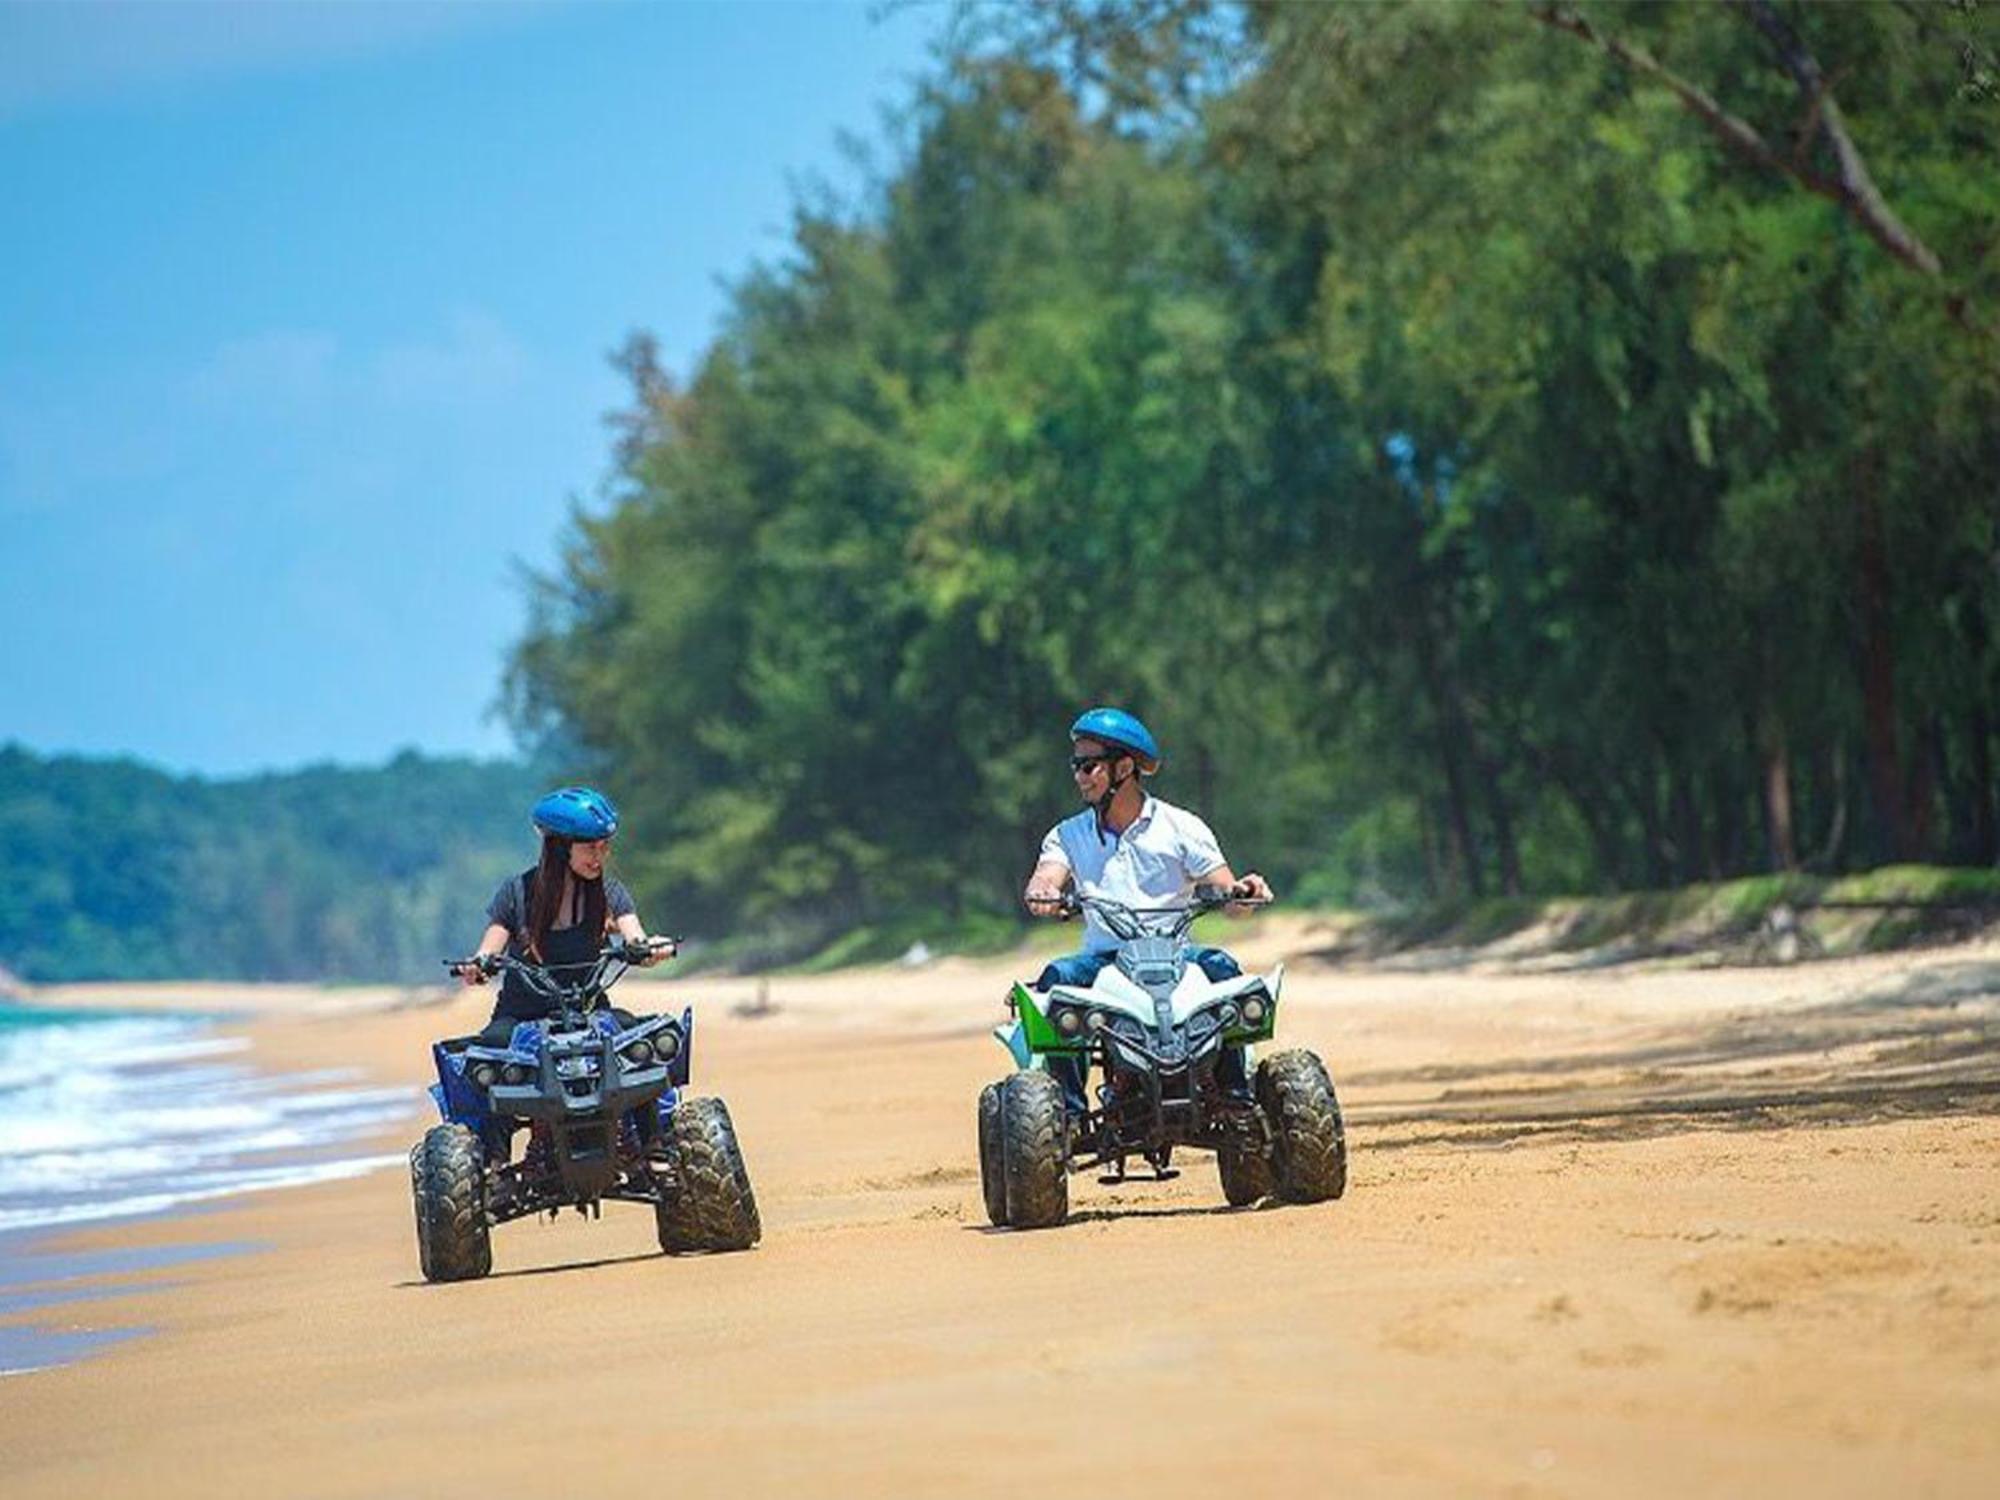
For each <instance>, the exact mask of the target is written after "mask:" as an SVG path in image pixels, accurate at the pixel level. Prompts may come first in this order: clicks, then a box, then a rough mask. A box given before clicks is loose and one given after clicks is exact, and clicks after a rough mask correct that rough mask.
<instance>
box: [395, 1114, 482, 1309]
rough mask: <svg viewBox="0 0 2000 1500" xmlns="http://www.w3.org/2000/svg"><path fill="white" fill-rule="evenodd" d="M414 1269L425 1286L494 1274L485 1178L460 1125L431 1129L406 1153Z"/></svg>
mask: <svg viewBox="0 0 2000 1500" xmlns="http://www.w3.org/2000/svg"><path fill="white" fill-rule="evenodd" d="M410 1196H411V1198H412V1199H413V1200H414V1202H415V1205H416V1210H417V1265H418V1267H419V1268H420V1269H421V1270H422V1271H423V1273H424V1280H426V1281H472V1280H475V1279H477V1278H478V1277H481V1276H484V1275H485V1274H486V1273H487V1272H488V1271H490V1270H492V1269H493V1241H492V1239H491V1238H490V1236H489V1234H488V1231H487V1225H486V1172H485V1169H484V1167H482V1166H481V1164H480V1160H479V1140H478V1137H476V1136H474V1135H473V1133H472V1132H471V1131H469V1130H467V1129H466V1128H465V1127H464V1126H463V1125H433V1126H432V1127H431V1128H430V1129H429V1130H427V1131H425V1132H424V1138H423V1139H422V1140H421V1141H419V1142H418V1143H417V1145H416V1146H415V1147H414V1148H413V1149H412V1150H411V1152H410Z"/></svg>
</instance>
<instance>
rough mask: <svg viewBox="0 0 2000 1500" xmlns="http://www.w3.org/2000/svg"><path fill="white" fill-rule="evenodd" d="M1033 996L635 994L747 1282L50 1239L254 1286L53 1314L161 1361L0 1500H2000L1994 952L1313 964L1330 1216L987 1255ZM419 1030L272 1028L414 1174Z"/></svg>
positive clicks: (1123, 1214) (867, 989) (387, 998)
mask: <svg viewBox="0 0 2000 1500" xmlns="http://www.w3.org/2000/svg"><path fill="white" fill-rule="evenodd" d="M1282 935H1283V934H1278V935H1275V936H1274V935H1268V934H1267V935H1266V937H1265V939H1264V940H1263V944H1262V946H1264V947H1266V948H1269V947H1270V946H1272V945H1273V944H1274V943H1277V942H1278V937H1280V936H1282ZM1294 935H1296V934H1294ZM1279 945H1282V944H1279ZM1265 956H1268V955H1265ZM1005 977H1006V969H1005V966H1004V965H987V966H978V965H970V964H962V963H944V964H938V965H934V966H932V967H930V968H927V969H925V970H922V971H920V972H908V971H896V972H871V973H850V974H845V975H840V976H834V977H828V978H823V979H783V978H781V979H777V980H774V981H772V984H771V996H770V998H771V1000H772V1001H773V1002H774V1004H775V1005H776V1007H777V1012H776V1014H775V1015H771V1016H768V1017H765V1018H761V1019H750V1018H745V1017H742V1016H739V1015H736V1014H733V1013H732V1009H733V1007H737V1006H740V1005H741V1004H742V1003H743V1002H744V1001H745V1000H746V999H747V998H748V997H749V996H750V994H751V993H752V991H753V986H752V985H751V984H750V983H748V982H744V981H702V980H699V979H696V980H690V981H685V982H676V983H667V984H661V985H657V986H655V985H654V984H652V983H645V984H639V983H635V984H632V985H631V986H630V987H629V988H628V989H625V990H621V992H620V993H621V998H622V999H624V1000H625V1002H626V1003H628V1004H631V1005H632V1006H633V1008H635V1009H646V1008H650V1007H651V1005H652V1004H654V1003H658V1004H662V1005H664V1004H672V1005H675V1006H678V1005H680V1004H681V1003H683V1002H685V1001H692V1002H693V1003H695V1004H696V1006H697V1009H698V1013H699V1015H700V1023H699V1024H700V1030H699V1034H698V1039H697V1044H696V1053H695V1066H696V1081H697V1083H698V1085H700V1087H701V1091H702V1092H712V1093H718V1094H721V1095H723V1096H724V1097H726V1098H727V1099H728V1100H729V1103H730V1107H731V1109H732V1111H733V1112H734V1114H735V1117H736V1121H737V1124H738V1128H739V1131H740V1133H741V1136H742V1139H743V1142H744V1146H745V1150H746V1153H747V1155H748V1158H749V1164H750V1169H751V1174H752V1176H753V1178H754V1180H755V1183H756V1187H757V1192H758V1196H759V1200H760V1202H761V1205H762V1208H763V1216H764V1224H765V1238H764V1242H763V1244H762V1245H761V1246H760V1247H759V1248H758V1249H757V1250H755V1251H753V1252H750V1253H748V1254H744V1255H735V1256H721V1257H712V1258H688V1259H681V1260H668V1259H665V1258H663V1257H661V1256H660V1255H659V1254H658V1253H657V1251H656V1248H655V1244H654V1239H653V1226H652V1222H651V1216H650V1215H649V1214H647V1213H646V1212H645V1211H644V1210H643V1209H639V1208H633V1207H627V1206H622V1205H612V1206H611V1207H610V1208H608V1209H607V1210H606V1212H605V1216H604V1218H603V1220H602V1222H599V1223H588V1222H584V1221H581V1220H579V1219H577V1218H575V1217H574V1216H571V1217H568V1218H565V1219H563V1220H562V1221H560V1222H559V1223H557V1224H554V1225H544V1224H541V1223H537V1222H532V1221H530V1222H522V1223H517V1224H513V1225H509V1226H505V1227H503V1228H501V1229H499V1230H497V1231H496V1232H495V1237H494V1240H495V1273H494V1275H493V1276H492V1277H491V1278H490V1279H489V1280H486V1281H483V1282H476V1283H470V1284H465V1285H459V1286H449V1287H430V1286H426V1285H424V1284H422V1283H421V1282H420V1281H419V1280H418V1279H417V1275H416V1260H415V1245H414V1239H413V1233H412V1229H411V1223H410V1210H409V1203H408V1184H407V1179H406V1178H405V1177H404V1175H403V1174H402V1173H400V1172H397V1171H387V1172H383V1173H379V1174H377V1175H375V1176H373V1177H369V1178H366V1179H363V1180H359V1181H353V1182H345V1183H336V1184H328V1185H324V1186H320V1187H314V1188H306V1189H297V1190H292V1191H286V1192H279V1193H270V1194H265V1195H262V1196H259V1197H255V1198H252V1199H248V1200H243V1203H242V1205H241V1206H238V1207H235V1208H232V1209H230V1210H228V1211H224V1212H220V1213H209V1214H198V1215H189V1216H186V1217H180V1218H174V1219H167V1220H159V1221H153V1222H150V1223H145V1224H139V1225H133V1226H125V1227H121V1228H116V1229H112V1230H101V1231H98V1232H95V1233H91V1234H76V1235H70V1236H66V1237H65V1239H64V1243H65V1244H67V1245H70V1246H74V1247H78V1248H88V1247H92V1246H100V1245H106V1244H126V1245H129V1244H133V1243H152V1244H166V1243H179V1242H187V1241H200V1240H223V1239H227V1240H253V1241H257V1242H261V1244H262V1245H263V1247H264V1248H261V1249H259V1250H255V1251H253V1252H250V1253H246V1254H242V1255H238V1256H234V1257H230V1258H226V1259H220V1260H214V1261H208V1262H202V1263H197V1264H192V1265H180V1266H177V1267H175V1268H173V1269H172V1270H170V1271H162V1272H159V1273H156V1275H155V1277H154V1280H155V1281H156V1282H157V1283H159V1285H157V1286H154V1287H149V1288H148V1289H147V1290H145V1291H144V1292H142V1293H139V1294H133V1295H124V1296H120V1297H118V1298H116V1299H113V1300H105V1301H93V1302H88V1303H78V1304H71V1305H69V1306H67V1307H64V1308H62V1309H60V1310H59V1311H58V1310H47V1311H46V1312H45V1314H44V1315H43V1316H44V1317H45V1318H46V1320H48V1321H51V1322H54V1321H60V1322H62V1323H64V1324H74V1325H78V1326H83V1327H114V1326H121V1325H122V1326H128V1327H129V1326H134V1325H145V1326H148V1327H150V1328H151V1329H153V1330H154V1332H153V1333H152V1334H151V1336H149V1337H144V1338H139V1339H135V1340H132V1341H130V1342H126V1343H123V1344H119V1345H117V1346H116V1347H114V1348H111V1349H109V1350H108V1351H106V1352H104V1353H101V1354H99V1355H97V1356H95V1357H93V1358H90V1359H87V1360H85V1361H83V1362H81V1363H78V1364H75V1365H71V1366H67V1367H64V1368H60V1369H56V1370H51V1371H45V1372H40V1373H35V1374H31V1375H25V1376H21V1377H17V1378H15V1379H12V1380H8V1381H6V1382H5V1383H4V1384H0V1494H4V1495H5V1496H8V1497H15V1496H19V1497H27V1496H43V1495H47V1496H63V1497H77V1496H92V1495H110V1494H119V1493H128V1492H137V1493H144V1494H146V1495H148V1496H177V1495H204V1496H208V1495H239V1494H242V1495H247V1494H284V1495H294V1494H296V1495H329V1496H331V1495H341V1496H350V1495H352V1496H403V1495H411V1496H415V1495H423V1496H437V1495H475V1494H478V1495H495V1494H497V1495H515V1494H525V1493H528V1492H530V1491H533V1492H536V1493H540V1494H548V1493H559V1494H588V1493H633V1492H636V1491H638V1490H639V1488H640V1487H641V1486H642V1485H643V1486H644V1487H645V1488H646V1489H647V1490H649V1491H652V1492H656V1493H666V1492H670V1491H683V1492H686V1493H689V1494H694V1495H703V1496H706V1495H745V1494H747V1495H762V1494H815V1495H817V1494H833V1495H863V1494H866V1495H898V1496H900V1495H986V1494H1010V1495H1011V1494H1018V1493H1033V1492H1047V1493H1069V1492H1080V1493H1108V1494H1113V1495H1126V1494H1141V1493H1148V1494H1151V1493H1169V1494H1201V1493H1223V1492H1229V1493H1241V1494H1256V1495H1261V1494H1280V1493H1283V1494H1288V1495H1311V1496H1318V1495H1328V1494H1336V1493H1342V1492H1345V1493H1352V1494H1359V1495H1367V1496H1376V1495H1389V1496H1401V1495H1426V1496H1464V1495H1509V1496H1513V1495H1521V1496H1536V1495H1549V1496H1558V1495H1575V1496H1584V1495H1589V1496H1603V1495H1663V1496H1665V1495H1672V1496H1686V1495H1689V1494H1696V1495H1750V1494H1765V1493H1778V1494H1792V1493H1797V1494H1808V1493H1810V1494H1814V1495H1817V1496H1843V1495H1855V1496H1860V1495H1868V1496H1882V1495H1896V1496H1902V1495H1938V1496H1954V1495H1963V1496H1991V1495H1994V1494H1996V1493H2000V1053H1996V1042H2000V947H1979V948H1961V949H1956V950H1949V951H1941V952H1935V953H1930V954H1924V955H1901V956H1898V957H1896V958H1893V959H1889V958H1885V959H1870V960H1856V961H1848V962H1840V963H1828V964H1819V965H1809V966H1802V967H1799V968H1794V969H1786V970H1712V971H1701V970H1691V969H1646V970H1616V971H1608V972H1602V973H1597V974H1581V975H1547V974H1544V975H1536V976H1532V977H1529V976H1519V975H1514V976H1509V975H1504V974H1490V973H1488V974H1475V973H1468V972H1453V973H1436V974H1387V973H1380V972H1375V973H1353V972H1342V971H1332V970H1327V969H1324V968H1316V967H1313V966H1311V965H1309V964H1307V965H1300V966H1297V967H1295V968H1294V970H1293V972H1292V975H1291V977H1290V978H1289V980H1288V981H1287V990H1286V1001H1287V1004H1286V1011H1285V1014H1284V1016H1283V1018H1282V1019H1283V1025H1284V1032H1285V1036H1286V1039H1287V1040H1288V1041H1289V1042H1290V1043H1292V1044H1294V1045H1305V1046H1311V1047H1314V1048H1316V1049H1318V1050H1319V1051H1320V1052H1321V1053H1322V1055H1323V1056H1324V1057H1325V1058H1326V1059H1327V1060H1328V1062H1329V1064H1330V1065H1331V1067H1332V1070H1333V1073H1334V1076H1335V1079H1336V1081H1337V1082H1338V1083H1339V1084H1340V1087H1341V1091H1342V1096H1343V1100H1344V1102H1345V1103H1346V1105H1347V1109H1348V1114H1349V1139H1350V1147H1351V1152H1352V1158H1351V1159H1352V1172H1351V1177H1350V1184H1349V1188H1348V1193H1347V1196H1346V1198H1345V1199H1343V1200H1342V1201H1341V1202H1338V1203H1334V1204H1329V1205H1324V1206H1320V1207H1314V1208H1265V1209H1258V1210H1249V1211H1241V1212H1229V1211H1225V1210H1223V1209H1222V1208H1221V1195H1220V1192H1219V1190H1218V1187H1217V1184H1216V1181H1215V1176H1214V1169H1213V1167H1212V1166H1211V1165H1210V1163H1209V1159H1208V1158H1206V1157H1203V1156H1199V1155H1197V1156H1194V1157H1193V1158H1192V1159H1190V1160H1189V1161H1187V1162H1186V1166H1187V1168H1188V1170H1187V1172H1186V1174H1185V1175H1184V1176H1182V1177H1180V1178H1178V1179H1176V1180H1174V1181H1172V1182H1168V1183H1164V1184H1158V1185H1154V1184H1150V1183H1144V1182H1133V1183H1128V1184H1126V1185H1124V1186H1122V1187H1116V1188H1114V1187H1108V1186H1102V1185H1099V1184H1098V1183H1096V1182H1095V1181H1094V1180H1090V1179H1078V1180H1076V1181H1075V1183H1074V1184H1073V1196H1072V1203H1073V1205H1074V1208H1075V1210H1076V1212H1075V1218H1074V1221H1073V1222H1072V1223H1071V1224H1070V1225H1069V1226H1068V1227H1066V1228H1063V1229H1060V1230H1054V1231H1048V1232H1044V1233H1036V1234H1009V1233H1001V1232H995V1231H991V1230H989V1229H987V1228H986V1227H985V1225H984V1221H983V1218H982V1216H981V1213H980V1208H979V1189H978V1181H977V1173H976V1169H975V1163H974V1160H973V1100H974V1096H975V1094H976V1091H977V1089H978V1087H979V1085H980V1084H981V1083H982V1082H984V1081H986V1080H987V1079H989V1078H991V1077H995V1076H998V1075H999V1074H1000V1073H1001V1072H1002V1071H1003V1069H1004V1066H1005V1059H1004V1057H1003V1055H1002V1053H1001V1052H1000V1050H999V1049H998V1048H997V1047H996V1046H995V1045H994V1044H993V1043H992V1042H991V1041H990V1040H988V1038H987V1036H986V1029H987V1027H988V1026H989V1025H991V1024H992V1023H993V1022H994V1021H996V1020H998V1019H999V1018H1000V1015H1001V1008H1000V998H1001V995H1002V993H1003V992H1004V984H1005ZM186 993H187V992H186V990H185V988H184V987H183V988H182V989H181V990H180V991H179V995H180V997H181V998H182V999H183V1002H184V999H185V996H186ZM52 998H68V999H75V998H77V997H76V995H75V993H74V992H71V993H70V994H69V995H67V996H57V997H52ZM100 998H103V997H100ZM109 998H112V999H125V998H129V992H128V991H116V992H111V994H110V996H109ZM227 998H228V997H227V996H224V995H222V994H220V993H213V994H211V995H210V996H209V999H210V1000H212V1001H214V1002H215V1003H217V1004H218V1005H220V1004H221V1003H223V1001H224V1000H226V999H227ZM237 998H238V999H242V998H244V997H242V996H238V997H237ZM248 998H249V999H250V1000H252V1001H255V1002H257V1003H259V1004H261V1003H263V1001H264V1000H265V999H268V997H267V996H257V995H252V996H249V997H248ZM290 998H291V1000H292V1001H294V1002H296V1000H297V998H298V997H296V996H294V997H290ZM408 1000H409V997H408V996H399V995H398V994H396V993H395V992H389V991H382V992H355V993H349V994H345V995H336V996H334V997H333V1001H332V1002H329V1001H328V998H327V996H326V995H324V994H322V995H320V996H318V997H316V1003H315V1004H314V1005H310V1006H307V1007H305V1008H304V1009H303V1010H302V1011H297V1012H296V1013H284V1014H271V1013H255V1014H252V1013H250V1012H246V1014H248V1015H250V1018H249V1019H247V1020H245V1021H244V1022H242V1023H240V1024H242V1025H244V1026H245V1027H246V1029H247V1031H248V1034H249V1035H250V1036H251V1038H252V1040H253V1043H254V1049H255V1051H254V1056H255V1057H256V1058H257V1059H258V1060H259V1061H261V1062H263V1063H264V1064H266V1065H268V1066H271V1067H274V1068H288V1067H297V1066H306V1065H312V1066H321V1065H324V1064H325V1063H326V1062H327V1061H328V1060H329V1057H330V1055H332V1054H338V1055H340V1056H343V1057H350V1058H353V1059H355V1060H357V1061H358V1062H360V1063H361V1064H362V1065H364V1066H366V1067H367V1068H368V1069H370V1070H371V1071H372V1072H374V1073H375V1074H377V1075H378V1076H379V1077H381V1078H383V1079H387V1080H401V1081H407V1082H408V1083H409V1084H410V1086H411V1091H412V1109H411V1115H410V1123H409V1129H408V1132H407V1133H406V1135H405V1136H404V1137H402V1138H400V1139H398V1140H396V1141H393V1142H385V1145H390V1146H395V1147H401V1146H403V1145H407V1144H408V1141H409V1140H412V1139H414V1138H415V1136H416V1134H417V1133H418V1132H419V1131H420V1130H421V1129H422V1128H423V1126H424V1124H426V1123H428V1121H427V1120H426V1119H425V1116H424V1113H423V1110H422V1109H420V1108H419V1107H418V1106H419V1105H420V1104H421V1103H422V1100H421V1099H420V1097H419V1095H418V1092H417V1090H418V1088H419V1086H420V1085H421V1084H422V1082H423V1081H424V1077H425V1073H426V1070H427V1067H428V1059H427V1055H426V1043H427V1042H428V1040H429V1039H430V1038H431V1037H432V1036H433V1035H436V1034H440V1033H447V1032H450V1031H452V1030H458V1029H469V1028H470V1027H471V1026H472V1025H474V1024H475V1023H476V1021H477V1020H479V1019H480V1018H481V1016H482V1015H483V1006H482V1003H481V1000H480V998H477V997H474V998H467V999H457V1000H454V1001H452V1002H451V1003H450V1004H449V1005H448V1006H445V1007H441V1008H420V1007H411V1006H409V1005H408V1004H407V1002H408ZM399 1006H400V1007H401V1008H399ZM337 1015H338V1016H341V1019H340V1021H339V1023H338V1024H336V1023H335V1020H334V1019H333V1018H334V1017H335V1016H337ZM232 1024H239V1023H232Z"/></svg>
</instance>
